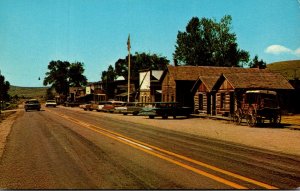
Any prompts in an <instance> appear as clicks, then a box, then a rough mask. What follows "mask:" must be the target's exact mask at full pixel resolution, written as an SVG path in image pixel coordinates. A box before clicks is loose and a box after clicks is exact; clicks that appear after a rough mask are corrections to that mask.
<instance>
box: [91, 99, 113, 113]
mask: <svg viewBox="0 0 300 191" xmlns="http://www.w3.org/2000/svg"><path fill="white" fill-rule="evenodd" d="M108 103H109V102H107V101H100V102H98V103H92V105H91V110H96V111H98V112H99V111H102V109H103V107H104V105H105V104H108Z"/></svg>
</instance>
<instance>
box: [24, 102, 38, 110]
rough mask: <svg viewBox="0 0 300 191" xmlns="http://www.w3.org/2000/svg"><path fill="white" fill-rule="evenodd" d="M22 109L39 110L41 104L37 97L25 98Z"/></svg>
mask: <svg viewBox="0 0 300 191" xmlns="http://www.w3.org/2000/svg"><path fill="white" fill-rule="evenodd" d="M24 109H25V111H28V110H38V111H40V110H41V104H40V102H39V101H38V100H37V99H30V100H27V101H26V102H25V105H24Z"/></svg>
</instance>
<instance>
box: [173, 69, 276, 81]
mask: <svg viewBox="0 0 300 191" xmlns="http://www.w3.org/2000/svg"><path fill="white" fill-rule="evenodd" d="M168 71H169V73H170V75H172V76H173V77H174V80H175V81H179V80H184V81H196V80H198V78H199V77H200V76H206V77H211V76H217V77H219V76H220V75H221V74H224V73H252V72H260V73H264V72H270V71H269V70H268V69H258V68H239V67H213V66H171V65H169V66H168Z"/></svg>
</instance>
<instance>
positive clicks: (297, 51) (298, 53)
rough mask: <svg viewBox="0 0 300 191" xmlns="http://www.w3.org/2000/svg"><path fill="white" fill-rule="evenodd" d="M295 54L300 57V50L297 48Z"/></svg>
mask: <svg viewBox="0 0 300 191" xmlns="http://www.w3.org/2000/svg"><path fill="white" fill-rule="evenodd" d="M294 54H295V55H296V56H300V48H297V49H296V50H295V51H294Z"/></svg>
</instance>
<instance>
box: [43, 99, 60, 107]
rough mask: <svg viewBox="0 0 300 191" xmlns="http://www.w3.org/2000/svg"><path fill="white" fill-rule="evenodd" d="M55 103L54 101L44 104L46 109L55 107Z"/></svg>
mask: <svg viewBox="0 0 300 191" xmlns="http://www.w3.org/2000/svg"><path fill="white" fill-rule="evenodd" d="M56 105H57V104H56V101H55V100H47V101H46V103H45V106H46V107H56Z"/></svg>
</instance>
